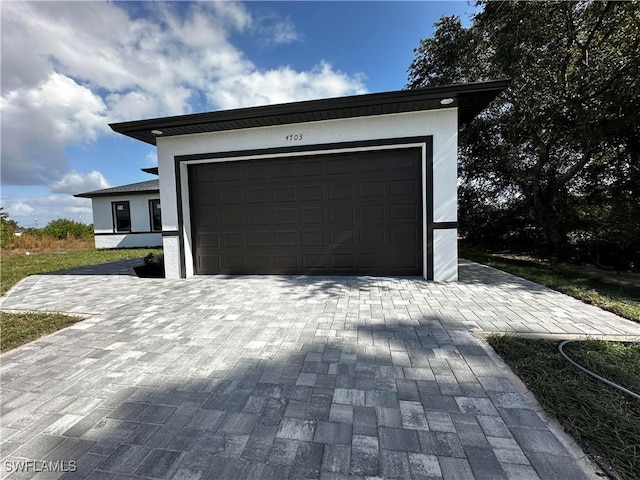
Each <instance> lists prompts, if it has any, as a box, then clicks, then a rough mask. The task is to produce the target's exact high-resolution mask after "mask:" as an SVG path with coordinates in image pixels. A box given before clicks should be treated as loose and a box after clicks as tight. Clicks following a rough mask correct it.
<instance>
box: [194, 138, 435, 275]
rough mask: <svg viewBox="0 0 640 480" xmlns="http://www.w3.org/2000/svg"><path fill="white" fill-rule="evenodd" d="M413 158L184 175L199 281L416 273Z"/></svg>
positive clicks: (208, 169) (326, 158)
mask: <svg viewBox="0 0 640 480" xmlns="http://www.w3.org/2000/svg"><path fill="white" fill-rule="evenodd" d="M420 159H421V151H420V150H419V149H415V148H413V149H398V150H378V151H372V152H358V153H348V154H347V153H341V154H330V155H321V156H306V157H297V158H291V157H289V158H276V159H269V160H246V161H232V162H217V163H207V164H200V165H192V166H190V167H189V182H190V183H189V185H190V192H191V215H192V235H193V239H194V243H195V251H194V259H195V271H196V273H198V274H220V273H224V274H248V273H255V274H264V273H288V274H298V273H303V274H351V275H353V274H367V275H389V274H393V275H419V274H421V273H422V188H421V173H420V172H421V168H420V165H421V161H420Z"/></svg>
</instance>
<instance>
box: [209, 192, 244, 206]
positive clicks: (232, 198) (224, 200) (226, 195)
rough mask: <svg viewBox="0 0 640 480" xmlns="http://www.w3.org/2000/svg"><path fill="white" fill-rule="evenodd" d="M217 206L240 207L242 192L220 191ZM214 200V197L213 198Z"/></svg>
mask: <svg viewBox="0 0 640 480" xmlns="http://www.w3.org/2000/svg"><path fill="white" fill-rule="evenodd" d="M218 195H219V197H218V198H219V201H218V202H217V203H218V205H241V204H242V192H239V191H238V190H222V191H220V192H219V194H218ZM214 198H215V196H214Z"/></svg>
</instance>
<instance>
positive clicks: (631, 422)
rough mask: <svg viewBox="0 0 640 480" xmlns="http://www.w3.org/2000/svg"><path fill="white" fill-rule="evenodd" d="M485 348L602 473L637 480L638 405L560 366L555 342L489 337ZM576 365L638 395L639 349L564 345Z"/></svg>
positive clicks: (613, 345)
mask: <svg viewBox="0 0 640 480" xmlns="http://www.w3.org/2000/svg"><path fill="white" fill-rule="evenodd" d="M488 341H489V344H490V345H491V346H492V347H493V348H494V349H495V350H496V352H498V354H499V355H500V356H501V357H502V358H503V359H504V360H505V362H506V363H507V364H509V366H511V368H512V369H513V370H514V371H515V372H516V373H517V374H518V375H519V376H520V378H521V379H522V380H523V382H524V383H525V384H527V386H528V387H529V388H530V389H531V390H532V391H533V392H534V393H535V395H536V397H537V398H538V401H539V402H540V404H541V405H542V407H543V408H544V409H545V410H546V411H547V412H549V413H550V414H552V415H553V416H554V417H556V418H557V419H558V421H559V422H560V423H561V424H562V425H563V426H564V428H565V429H566V430H567V432H568V433H569V434H571V435H572V436H573V437H574V438H575V439H576V440H577V441H578V443H580V445H581V446H582V448H583V449H584V450H585V452H587V453H588V454H589V455H590V456H591V457H592V458H594V459H595V460H596V461H597V462H598V463H599V464H600V465H601V467H602V468H603V469H605V470H608V471H609V472H611V469H612V470H613V471H614V472H615V474H616V475H617V476H618V477H619V478H622V479H625V480H631V479H638V478H640V447H639V445H640V402H638V401H637V400H635V399H633V398H632V397H630V396H627V395H625V394H623V393H622V392H619V391H618V390H616V389H614V388H612V387H609V386H608V385H605V384H603V383H601V382H598V381H596V380H594V379H592V378H591V377H589V376H587V375H585V374H583V373H582V372H580V371H579V370H578V369H576V368H575V367H573V366H571V365H570V364H569V363H568V362H566V361H565V360H564V359H563V358H562V356H561V355H560V353H559V352H558V344H559V343H560V342H550V341H544V340H531V339H525V338H517V337H512V336H506V335H492V336H490V337H489V338H488ZM565 352H566V353H567V354H568V355H569V356H570V357H571V358H573V359H574V360H575V361H576V362H578V363H579V364H581V365H583V366H585V367H586V368H589V369H591V370H592V371H594V372H595V373H598V374H599V375H601V376H604V377H606V378H608V379H609V380H612V381H614V382H616V383H618V384H620V385H622V386H624V387H626V388H628V389H630V390H632V391H634V392H636V393H637V392H640V344H637V343H636V344H623V343H615V342H603V341H596V340H589V341H585V342H576V343H571V344H568V345H566V346H565Z"/></svg>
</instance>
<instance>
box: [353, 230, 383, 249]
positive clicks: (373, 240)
mask: <svg viewBox="0 0 640 480" xmlns="http://www.w3.org/2000/svg"><path fill="white" fill-rule="evenodd" d="M358 233H359V237H360V238H359V244H360V245H362V246H363V247H382V246H384V245H385V243H388V242H387V241H386V240H387V238H386V234H385V231H384V230H381V229H371V228H370V229H361V230H360V231H359V232H358Z"/></svg>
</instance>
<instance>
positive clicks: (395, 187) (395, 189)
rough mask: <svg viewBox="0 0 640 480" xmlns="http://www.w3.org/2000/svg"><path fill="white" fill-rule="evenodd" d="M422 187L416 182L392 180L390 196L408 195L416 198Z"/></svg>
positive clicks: (390, 182)
mask: <svg viewBox="0 0 640 480" xmlns="http://www.w3.org/2000/svg"><path fill="white" fill-rule="evenodd" d="M419 187H420V185H419V184H418V182H416V181H414V180H391V181H389V194H390V195H391V196H392V197H395V196H404V195H408V196H410V197H414V196H415V195H416V194H417V189H418V188H419Z"/></svg>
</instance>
